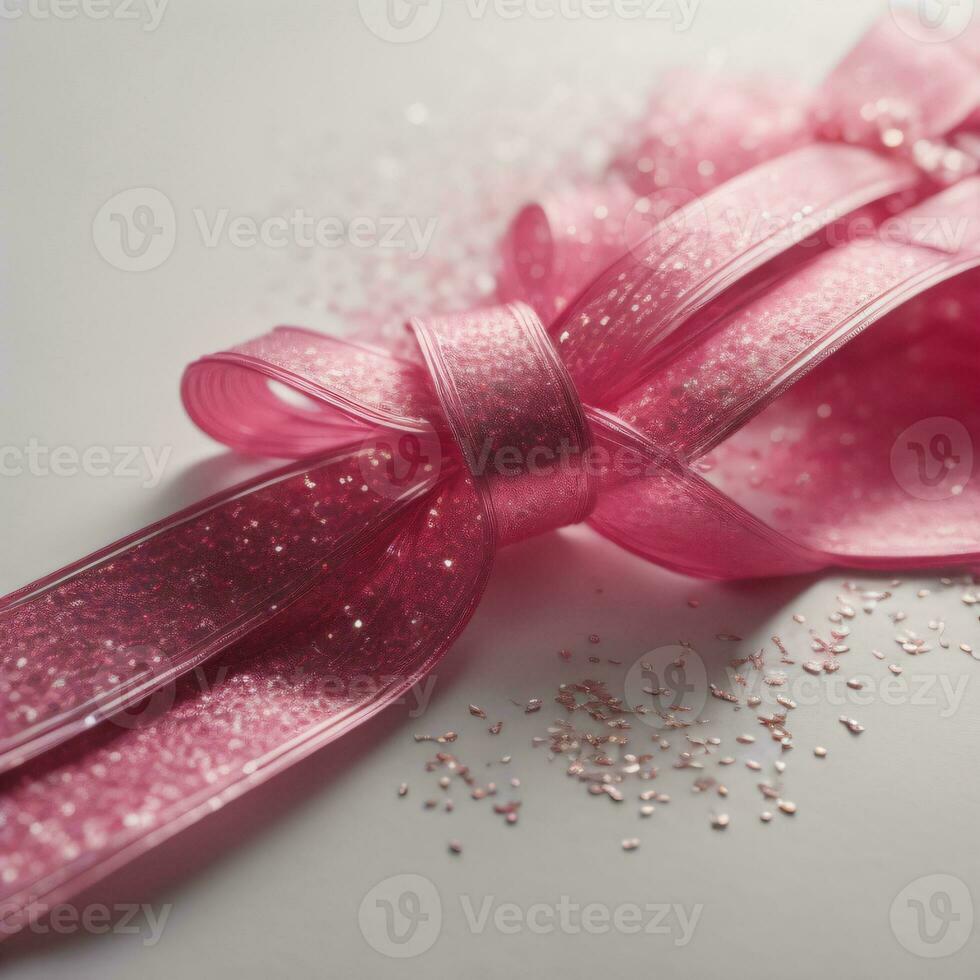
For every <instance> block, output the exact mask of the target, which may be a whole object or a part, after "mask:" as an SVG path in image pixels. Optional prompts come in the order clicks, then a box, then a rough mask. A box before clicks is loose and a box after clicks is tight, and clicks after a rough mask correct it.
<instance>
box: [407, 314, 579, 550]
mask: <svg viewBox="0 0 980 980" xmlns="http://www.w3.org/2000/svg"><path fill="white" fill-rule="evenodd" d="M411 326H412V329H413V330H414V332H415V336H416V338H417V339H418V341H419V345H420V347H421V349H422V353H423V355H424V357H425V360H426V363H427V365H428V368H429V371H430V373H431V376H432V379H433V383H434V385H435V389H436V391H437V393H438V396H439V401H440V404H441V406H442V409H443V414H444V417H445V419H446V422H447V424H448V427H449V429H450V431H451V432H452V435H453V438H454V440H455V442H456V445H457V446H458V447H459V450H460V452H461V454H462V456H463V459H464V460H465V462H466V466H467V468H468V470H469V472H470V474H471V475H472V476H473V477H474V479H475V481H476V483H477V485H478V487H479V488H480V489H481V492H482V493H483V494H484V496H485V499H486V502H487V511H488V514H489V516H490V520H491V521H492V524H493V528H494V536H495V539H496V540H497V542H498V543H499V544H501V545H503V544H509V543H511V542H514V541H520V540H522V539H524V538H528V537H532V536H533V535H535V534H540V533H541V532H543V531H549V530H552V529H553V528H557V527H562V526H563V525H566V524H577V523H579V522H580V521H583V520H585V518H586V517H587V516H588V515H589V513H590V512H591V511H592V508H593V507H594V505H595V499H596V486H597V473H596V472H595V470H594V468H593V466H592V459H591V436H590V433H589V425H588V422H587V421H586V417H585V412H584V410H583V408H582V403H581V402H580V401H579V398H578V395H577V393H576V391H575V387H574V385H573V384H572V380H571V378H570V377H569V375H568V371H567V370H566V369H565V366H564V364H562V362H561V360H560V358H559V357H558V354H557V352H556V351H555V349H554V347H553V346H552V343H551V340H550V339H549V337H548V334H547V333H546V331H545V329H544V327H543V326H542V324H541V321H540V320H539V319H538V317H537V314H535V313H534V311H533V310H531V309H530V307H528V306H525V305H524V304H511V305H508V306H498V307H492V308H489V309H483V310H478V311H476V312H473V313H468V314H458V315H454V316H447V317H439V318H432V319H427V320H419V319H416V320H413V321H412V323H411Z"/></svg>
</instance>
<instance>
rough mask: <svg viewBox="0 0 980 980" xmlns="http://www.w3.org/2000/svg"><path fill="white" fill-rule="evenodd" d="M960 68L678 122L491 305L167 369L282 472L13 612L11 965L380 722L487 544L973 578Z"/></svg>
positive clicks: (560, 218) (0, 643)
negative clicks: (37, 931)
mask: <svg viewBox="0 0 980 980" xmlns="http://www.w3.org/2000/svg"><path fill="white" fill-rule="evenodd" d="M978 61H980V34H978V33H977V32H972V33H968V34H966V35H964V36H963V37H961V38H959V39H957V41H956V42H955V44H953V45H952V47H951V46H950V45H943V46H942V51H941V52H940V51H939V50H938V47H937V46H929V45H927V44H923V43H920V42H917V41H916V40H915V39H914V38H911V37H910V36H909V33H908V32H907V31H903V30H902V27H901V24H900V23H899V22H897V21H896V20H895V19H894V18H890V19H888V20H887V21H883V22H882V23H880V24H878V25H876V26H875V27H874V28H873V29H872V30H871V32H870V33H869V34H868V35H867V36H866V37H865V38H864V39H863V40H862V42H861V43H860V44H859V46H858V47H857V48H856V49H855V51H853V52H852V53H851V54H850V55H848V57H847V58H846V59H845V60H844V61H843V62H842V63H841V65H840V66H839V67H838V68H837V69H836V70H835V72H834V73H833V74H832V75H831V77H830V78H829V79H828V80H827V81H826V83H825V84H824V86H823V87H822V89H821V90H820V91H818V92H817V93H816V94H815V95H814V96H813V97H812V98H811V97H808V96H807V95H806V94H805V93H801V92H798V91H793V90H792V89H788V88H786V87H782V88H780V89H778V90H777V89H775V88H773V87H767V86H764V85H760V84H756V83H749V84H746V85H744V86H737V85H733V84H730V83H729V84H727V85H719V84H718V83H717V81H712V82H710V83H703V82H702V83H700V84H699V83H697V82H688V83H685V84H683V85H682V86H680V85H679V86H675V87H673V88H671V87H669V86H667V87H665V89H664V92H663V93H661V94H660V95H658V96H657V98H656V99H655V100H654V105H653V106H652V107H651V109H650V112H649V114H648V119H647V124H646V125H645V126H644V127H641V130H642V131H641V132H639V133H638V134H635V138H634V139H633V140H632V142H631V143H630V144H629V145H628V146H624V147H623V148H622V150H621V151H620V152H619V153H618V154H617V155H616V157H615V159H614V160H613V163H612V165H611V166H610V168H609V170H608V173H607V177H606V180H605V181H604V182H602V183H601V184H597V185H595V186H589V187H586V186H577V187H576V188H574V190H572V191H566V192H563V193H562V194H559V195H556V196H555V197H554V199H550V200H541V201H538V202H536V203H533V204H531V205H529V206H528V207H526V208H525V209H523V210H522V211H521V213H520V214H519V215H518V216H517V217H516V218H515V220H514V222H513V224H512V226H511V228H510V230H509V232H508V234H507V236H506V238H505V240H504V241H503V243H502V249H501V252H502V266H501V274H500V277H499V281H500V290H499V300H500V305H497V306H491V307H487V308H485V309H480V310H475V311H472V312H470V313H466V314H454V315H442V316H433V317H423V318H421V319H418V320H414V321H413V322H412V323H411V325H410V327H411V330H410V332H408V333H407V334H406V343H405V344H404V345H400V346H399V349H398V351H397V352H395V353H392V352H389V351H387V350H383V349H378V348H374V347H371V346H369V345H366V344H359V343H354V342H350V341H345V340H339V339H336V338H333V337H329V336H325V335H322V334H318V333H315V332H312V331H308V330H304V329H301V328H294V327H288V328H279V329H277V330H274V331H273V332H271V333H269V334H267V335H265V336H263V337H260V338H258V339H256V340H252V341H248V342H247V343H244V344H241V345H239V346H238V347H235V348H233V349H231V350H229V351H225V352H222V353H219V354H214V355H211V356H208V357H205V358H203V359H202V360H200V361H198V362H197V363H195V364H193V365H191V366H190V367H189V368H188V370H187V373H186V375H185V377H184V381H183V398H184V403H185V405H186V407H187V410H188V412H189V413H190V415H191V417H192V418H193V419H194V420H195V422H196V423H197V424H198V425H199V426H201V428H203V429H204V430H205V431H206V432H208V433H210V434H211V435H212V436H214V437H215V438H216V439H218V440H219V441H221V442H223V443H225V444H226V445H228V446H230V447H232V448H233V449H237V450H242V451H246V452H250V453H258V454H264V455H268V456H275V457H280V458H282V457H285V458H294V459H296V460H297V461H296V462H295V463H293V464H291V465H289V466H287V467H285V468H283V469H280V470H277V471H275V472H272V473H269V474H266V475H265V476H263V477H262V478H260V479H256V480H253V481H251V482H249V483H247V484H244V485H242V486H239V487H236V488H234V489H233V490H230V491H227V492H224V493H222V494H219V495H218V496H216V497H214V498H212V499H210V500H207V501H204V502H202V503H201V504H199V505H197V506H195V507H193V508H191V509H189V510H187V511H185V512H183V513H180V514H177V515H175V516H174V517H172V518H170V519H168V520H165V521H163V522H161V523H160V524H157V525H155V526H153V527H150V528H147V529H146V530H144V531H142V532H139V533H138V534H136V535H133V536H132V537H130V538H128V539H125V540H123V541H120V542H117V543H116V544H114V545H111V546H110V547H108V548H106V549H105V550H104V551H102V552H100V553H98V554H96V555H93V556H90V557H89V558H87V559H85V560H83V561H82V562H79V563H78V564H76V565H74V566H71V567H69V568H66V569H63V570H61V571H59V572H57V573H55V574H53V575H51V576H49V577H48V578H46V579H44V580H42V581H40V582H36V583H33V584H31V585H29V586H27V587H25V588H24V589H22V590H20V591H19V592H17V593H14V594H13V595H11V596H8V597H7V598H6V599H4V600H0V910H2V920H0V921H2V929H3V930H4V931H13V930H16V929H17V928H19V927H20V926H22V925H23V924H24V922H26V921H27V920H28V919H29V917H30V916H31V915H33V914H35V913H36V912H37V911H38V909H39V908H41V907H42V906H43V905H50V904H52V903H54V902H57V901H61V900H64V899H65V898H67V897H69V896H70V895H72V894H74V893H75V892H77V891H78V890H79V889H81V888H83V887H85V886H86V885H89V884H91V883H92V882H93V881H95V880H97V879H99V878H100V877H102V876H104V875H105V874H106V873H108V872H109V871H110V870H112V869H113V868H115V867H118V866H119V865H120V864H122V863H124V862H126V861H128V860H130V859H131V858H132V857H134V856H136V855H138V854H139V853H142V852H143V851H145V850H147V849H148V848H151V847H153V846H154V845H155V844H157V843H159V842H160V841H162V840H164V839H166V838H167V837H169V836H171V835H172V834H174V833H176V832H177V831H179V830H180V829H181V828H183V827H186V826H187V825H189V824H190V823H192V822H194V821H196V820H197V819H199V818H200V817H201V816H203V815H205V814H207V813H208V812H210V811H212V810H213V809H215V808H217V807H218V806H220V805H221V804H222V803H224V802H226V801H227V800H230V799H232V798H234V797H236V796H238V795H240V794H241V793H243V792H245V791H246V790H247V789H249V788H250V787H252V786H254V785H256V784H257V783H260V782H262V781H263V780H265V779H267V778H268V777H269V776H271V775H273V774H274V773H276V772H277V771H279V770H281V769H283V768H284V767H285V766H288V765H289V764H290V763H291V762H293V761H295V760H296V759H298V758H300V757H302V756H303V755H306V754H308V753H309V752H311V751H313V750H314V749H315V748H317V747H319V746H321V745H323V744H325V743H326V742H328V741H330V740H332V739H334V738H336V737H338V736H339V735H341V734H343V733H344V732H345V731H347V730H348V729H349V728H351V727H353V726H355V725H357V724H358V723H360V722H361V721H363V720H364V719H365V718H367V717H369V716H370V715H372V714H374V713H375V712H377V711H379V710H380V709H381V708H382V707H384V706H385V705H386V704H389V703H390V702H391V701H392V700H394V699H395V698H397V697H399V696H400V695H401V694H402V693H403V692H404V691H405V690H407V689H408V688H409V687H410V686H411V685H412V684H413V683H415V682H416V681H417V680H418V679H419V678H421V677H422V676H424V675H425V674H426V673H427V672H428V671H429V670H431V668H432V667H433V665H434V664H435V663H436V662H437V661H438V660H439V658H440V657H441V656H442V655H443V654H444V653H445V652H446V650H447V649H448V648H449V646H450V645H451V644H452V642H453V640H454V639H455V637H456V636H457V635H458V634H459V632H460V631H461V630H462V628H463V627H464V625H465V624H466V622H467V621H468V619H469V617H470V616H471V614H472V613H473V611H474V609H475V608H476V606H477V604H478V602H479V599H480V596H481V593H482V590H483V588H484V585H485V583H486V581H487V577H488V575H489V572H490V568H491V564H492V560H493V555H494V552H495V550H496V549H497V548H498V547H501V546H503V545H505V544H507V543H510V542H514V541H519V540H523V539H525V538H528V537H530V536H532V535H535V534H538V533H540V532H542V531H546V530H549V529H552V528H555V527H560V526H563V525H566V524H572V523H577V522H579V521H582V520H586V519H587V520H588V521H589V522H590V523H591V524H592V526H593V527H595V528H596V529H597V530H598V531H599V532H600V533H602V534H604V535H606V536H607V537H609V538H611V539H612V540H614V541H616V542H618V543H619V544H621V545H622V546H624V547H626V548H628V549H630V550H631V551H634V552H636V553H638V554H640V555H643V556H644V557H646V558H649V559H651V560H652V561H655V562H658V563H660V564H662V565H665V566H668V567H670V568H674V569H677V570H679V571H683V572H686V573H689V574H693V575H700V576H707V577H717V578H722V577H747V576H763V575H782V574H791V573H796V572H802V571H809V570H814V569H819V568H822V567H825V566H828V565H834V564H843V565H850V566H857V567H866V568H870V567H880V568H898V567H900V566H926V565H940V564H941V565H950V564H955V563H958V562H964V561H972V560H976V559H977V558H978V557H980V489H978V485H977V484H976V483H975V482H971V480H970V477H971V475H972V469H973V457H972V446H973V443H974V440H976V439H977V438H980V398H978V395H977V386H976V377H977V374H978V368H980V345H977V343H976V338H975V325H974V324H975V320H976V317H977V315H978V314H980V300H978V291H977V290H976V288H975V284H976V280H975V277H974V276H973V275H971V274H970V272H971V270H973V269H974V268H975V267H976V266H977V265H980V225H978V221H977V219H978V218H980V177H978V176H974V172H975V171H976V169H977V167H976V160H975V157H974V156H973V154H972V153H971V148H972V147H973V146H974V145H976V136H975V130H976V129H977V126H976V123H977V122H978V118H977V106H978V104H980V73H978V65H977V62H978ZM879 320H880V321H882V322H881V323H880V324H878V325H877V327H876V329H874V330H871V331H866V328H867V327H868V326H870V325H871V324H872V323H875V322H876V321H879ZM365 680H367V681H369V683H365Z"/></svg>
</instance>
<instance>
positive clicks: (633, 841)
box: [623, 837, 640, 851]
mask: <svg viewBox="0 0 980 980" xmlns="http://www.w3.org/2000/svg"><path fill="white" fill-rule="evenodd" d="M639 846H640V839H639V837H627V838H625V839H624V841H623V850H624V851H635V850H636V849H637V848H638V847H639Z"/></svg>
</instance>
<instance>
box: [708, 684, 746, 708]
mask: <svg viewBox="0 0 980 980" xmlns="http://www.w3.org/2000/svg"><path fill="white" fill-rule="evenodd" d="M710 690H711V696H712V697H713V698H718V700H720V701H728V702H729V703H731V704H739V703H740V702H739V699H738V695H736V694H732V692H731V691H723V690H722V689H721V688H720V687H717V686H716V685H715V684H711V685H710Z"/></svg>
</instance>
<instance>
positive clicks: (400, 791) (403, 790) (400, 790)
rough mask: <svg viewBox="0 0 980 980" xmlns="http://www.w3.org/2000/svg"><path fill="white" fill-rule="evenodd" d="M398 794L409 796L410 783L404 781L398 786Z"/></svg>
mask: <svg viewBox="0 0 980 980" xmlns="http://www.w3.org/2000/svg"><path fill="white" fill-rule="evenodd" d="M398 795H399V796H408V783H402V784H401V785H400V786H399V787H398Z"/></svg>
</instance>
